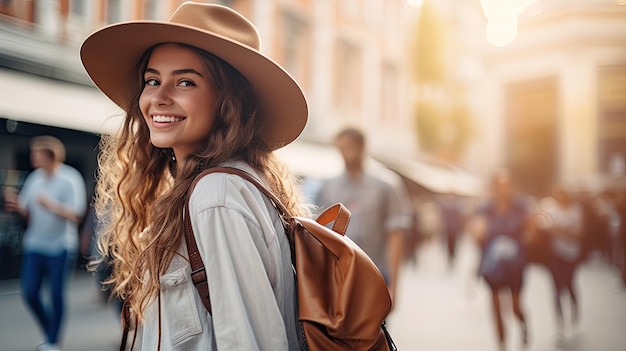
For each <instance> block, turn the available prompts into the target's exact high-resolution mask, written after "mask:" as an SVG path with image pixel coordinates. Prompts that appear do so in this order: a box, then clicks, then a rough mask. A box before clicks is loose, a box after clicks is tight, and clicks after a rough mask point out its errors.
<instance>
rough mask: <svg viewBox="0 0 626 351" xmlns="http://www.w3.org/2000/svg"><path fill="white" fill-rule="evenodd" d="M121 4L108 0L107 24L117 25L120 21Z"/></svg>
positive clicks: (116, 0) (118, 0)
mask: <svg viewBox="0 0 626 351" xmlns="http://www.w3.org/2000/svg"><path fill="white" fill-rule="evenodd" d="M121 11H122V8H121V4H120V0H109V1H108V2H107V11H106V14H107V23H117V22H120V21H121V20H122V19H121Z"/></svg>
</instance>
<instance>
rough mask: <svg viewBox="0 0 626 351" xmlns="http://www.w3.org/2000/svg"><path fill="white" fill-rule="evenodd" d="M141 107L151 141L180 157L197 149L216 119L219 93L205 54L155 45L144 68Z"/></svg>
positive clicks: (179, 47)
mask: <svg viewBox="0 0 626 351" xmlns="http://www.w3.org/2000/svg"><path fill="white" fill-rule="evenodd" d="M144 81H145V85H144V87H143V91H142V92H141V96H140V97H139V108H140V109H141V113H142V114H143V118H144V120H145V121H146V124H147V125H148V128H149V129H150V141H151V142H152V144H153V145H154V146H156V147H159V148H170V147H171V148H173V150H174V154H175V155H176V157H177V158H178V159H182V158H184V157H185V156H186V155H187V154H189V153H191V152H193V151H195V150H197V149H198V148H199V147H200V146H201V145H202V144H203V143H204V142H205V139H206V137H207V135H208V134H209V131H210V130H211V128H212V126H213V123H214V121H215V103H216V100H217V94H216V92H215V88H214V86H213V81H212V77H210V75H209V71H208V69H207V68H206V65H205V64H204V62H203V60H202V58H201V57H200V55H198V54H197V53H196V52H194V51H193V50H191V49H189V48H186V47H183V46H179V45H176V44H164V45H161V46H158V47H157V48H155V49H154V51H153V52H152V54H151V55H150V59H149V60H148V65H147V67H146V70H145V72H144Z"/></svg>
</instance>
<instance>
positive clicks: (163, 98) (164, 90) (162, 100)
mask: <svg viewBox="0 0 626 351" xmlns="http://www.w3.org/2000/svg"><path fill="white" fill-rule="evenodd" d="M151 100H152V103H153V104H156V105H168V104H170V103H171V102H172V96H171V90H170V89H169V88H168V87H167V86H166V85H161V86H159V87H158V89H156V91H155V92H154V94H153V95H152V99H151Z"/></svg>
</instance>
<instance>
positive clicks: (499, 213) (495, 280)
mask: <svg viewBox="0 0 626 351" xmlns="http://www.w3.org/2000/svg"><path fill="white" fill-rule="evenodd" d="M491 192H492V196H491V199H490V200H489V201H488V202H487V204H486V205H484V206H482V207H481V208H479V210H478V212H477V213H476V214H475V216H474V217H473V218H472V219H471V221H470V223H469V224H468V230H469V232H470V233H471V235H472V236H474V238H476V240H477V241H478V244H479V246H480V247H481V249H482V255H481V261H480V265H479V274H480V275H481V276H482V277H483V279H484V280H485V282H486V283H487V285H488V286H489V290H490V292H491V305H492V308H493V315H494V319H495V326H496V332H497V336H498V345H499V348H500V350H505V349H506V332H505V329H504V322H503V317H502V303H501V299H500V297H501V292H502V291H505V290H509V291H510V292H511V299H512V305H513V313H514V314H515V317H516V318H517V320H518V321H519V323H520V329H521V335H522V344H523V345H524V346H525V345H527V344H528V325H527V323H526V316H525V313H524V310H523V308H522V303H521V294H522V287H523V282H524V269H525V267H526V264H527V258H526V252H525V251H526V249H525V247H526V243H527V237H528V232H529V230H530V228H531V217H530V209H529V204H528V203H527V201H526V200H525V199H524V198H523V197H521V196H519V195H518V194H517V193H516V189H515V188H514V184H513V179H512V176H511V173H510V172H509V171H508V170H504V169H502V170H498V171H497V172H495V174H494V175H493V177H492V180H491Z"/></svg>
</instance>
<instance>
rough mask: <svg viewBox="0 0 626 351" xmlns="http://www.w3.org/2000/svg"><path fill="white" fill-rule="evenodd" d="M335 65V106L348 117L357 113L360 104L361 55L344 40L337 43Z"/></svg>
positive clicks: (355, 47)
mask: <svg viewBox="0 0 626 351" xmlns="http://www.w3.org/2000/svg"><path fill="white" fill-rule="evenodd" d="M336 55H337V56H336V61H335V62H336V64H335V84H334V86H335V94H333V95H334V99H335V105H336V106H337V108H339V110H340V112H342V113H346V114H348V116H350V115H352V114H355V113H358V110H359V108H360V104H361V76H360V74H359V73H360V69H361V53H360V51H359V48H358V47H357V46H355V45H353V44H352V43H350V42H348V41H346V40H339V41H338V42H337V50H336Z"/></svg>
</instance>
